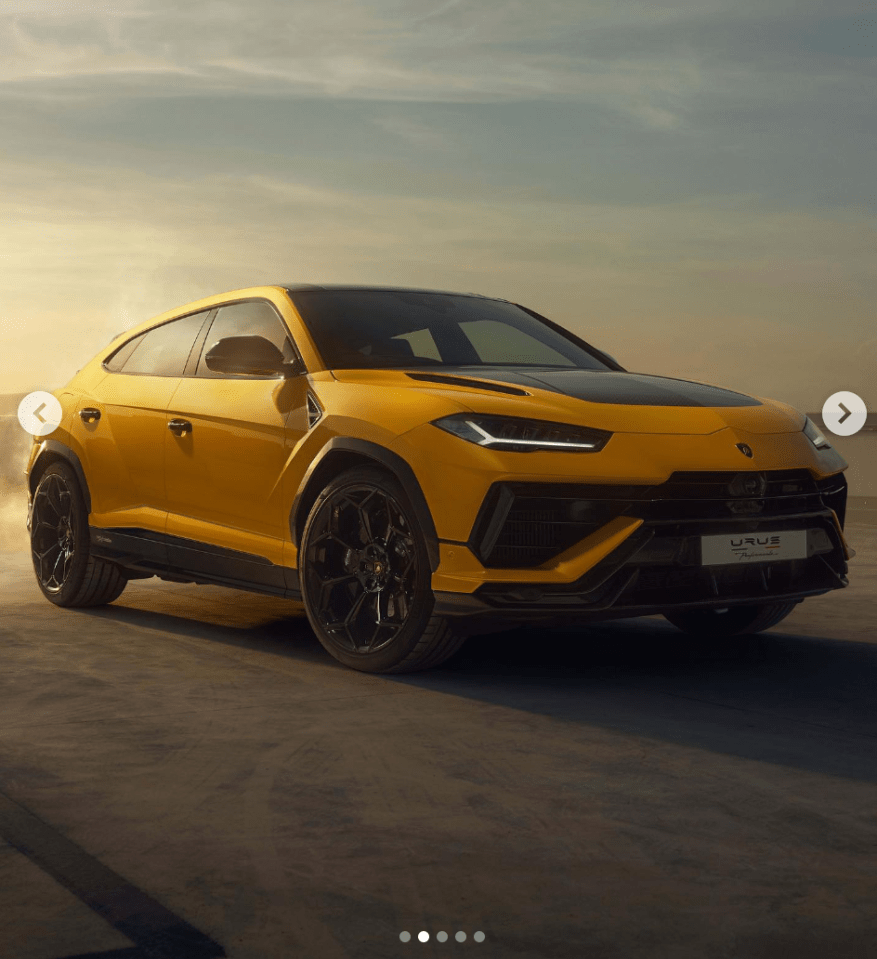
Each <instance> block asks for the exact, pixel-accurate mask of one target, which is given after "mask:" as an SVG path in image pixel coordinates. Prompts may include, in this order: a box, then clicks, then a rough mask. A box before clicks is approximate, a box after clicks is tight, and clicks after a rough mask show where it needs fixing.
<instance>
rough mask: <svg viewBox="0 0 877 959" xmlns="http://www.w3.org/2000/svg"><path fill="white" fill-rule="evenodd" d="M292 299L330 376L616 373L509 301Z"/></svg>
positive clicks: (353, 296)
mask: <svg viewBox="0 0 877 959" xmlns="http://www.w3.org/2000/svg"><path fill="white" fill-rule="evenodd" d="M291 295H292V297H293V300H294V302H295V306H296V308H297V309H298V311H299V313H300V315H301V317H302V319H303V320H304V322H305V324H306V325H307V328H308V330H309V331H310V334H311V336H312V337H313V339H314V342H315V343H316V345H317V349H318V350H319V351H320V354H321V355H322V357H323V360H324V361H325V363H326V365H327V366H328V367H329V369H347V370H350V369H381V368H387V367H406V368H409V369H410V368H412V367H441V366H453V367H460V366H532V367H542V368H544V367H557V368H560V369H586V370H608V369H611V367H610V366H609V365H608V364H607V363H604V362H603V361H602V360H601V359H599V358H598V356H597V355H595V354H594V353H591V352H589V351H588V348H586V344H584V343H583V342H582V341H580V340H578V339H577V338H576V337H574V336H573V335H572V334H567V333H565V332H561V331H560V330H559V329H555V328H554V326H553V324H552V325H548V323H547V322H546V321H543V320H539V319H537V318H536V317H535V316H532V315H530V313H528V312H527V311H526V310H524V309H522V308H521V307H519V306H515V305H514V304H512V303H506V302H503V301H502V300H488V299H482V298H481V297H475V296H460V295H455V294H447V293H414V292H406V291H401V290H296V291H295V292H294V293H292V294H291ZM595 352H596V351H595Z"/></svg>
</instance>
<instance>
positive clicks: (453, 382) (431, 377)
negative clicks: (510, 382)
mask: <svg viewBox="0 0 877 959" xmlns="http://www.w3.org/2000/svg"><path fill="white" fill-rule="evenodd" d="M405 375H406V376H407V377H409V378H410V379H412V380H423V382H425V383H447V384H448V385H449V386H465V387H467V388H469V389H476V390H491V391H493V392H494V393H508V394H509V395H510V396H532V395H533V394H532V393H528V392H527V391H526V390H520V389H518V388H517V387H516V386H505V385H501V384H499V383H486V382H485V381H484V380H475V379H468V378H467V377H465V376H446V375H445V374H443V373H408V372H406V373H405Z"/></svg>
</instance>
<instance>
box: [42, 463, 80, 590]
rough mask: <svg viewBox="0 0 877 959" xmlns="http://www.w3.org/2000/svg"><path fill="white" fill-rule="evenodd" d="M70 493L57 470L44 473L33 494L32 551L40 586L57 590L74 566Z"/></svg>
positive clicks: (71, 499) (73, 536)
mask: <svg viewBox="0 0 877 959" xmlns="http://www.w3.org/2000/svg"><path fill="white" fill-rule="evenodd" d="M75 549H76V536H75V533H74V531H73V495H72V493H71V492H70V488H69V487H68V486H67V484H66V483H65V482H64V480H63V479H62V478H61V477H60V476H58V474H57V473H52V474H50V475H49V476H47V477H46V478H45V479H44V480H43V481H42V483H40V485H39V486H38V487H37V491H36V493H35V494H34V501H33V512H32V514H31V553H32V554H33V562H34V568H35V569H36V573H37V576H38V577H39V580H40V583H41V584H42V586H43V589H46V590H48V591H49V592H50V593H57V592H59V591H60V590H61V589H62V588H63V586H64V584H65V583H66V582H67V578H68V577H69V575H70V570H71V568H72V566H73V554H74V551H75Z"/></svg>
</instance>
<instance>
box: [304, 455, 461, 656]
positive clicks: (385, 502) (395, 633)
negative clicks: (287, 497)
mask: <svg viewBox="0 0 877 959" xmlns="http://www.w3.org/2000/svg"><path fill="white" fill-rule="evenodd" d="M299 555H300V562H299V571H300V576H301V591H302V598H303V600H304V605H305V609H306V611H307V614H308V619H309V620H310V623H311V626H312V627H313V630H314V632H315V633H316V634H317V638H318V639H319V640H320V642H321V643H322V645H323V646H324V647H325V649H326V650H327V651H328V652H329V653H330V654H331V655H332V656H334V657H335V659H337V660H338V661H339V662H342V663H344V665H345V666H350V667H352V668H353V669H358V670H361V671H363V672H368V673H403V672H415V671H417V670H421V669H428V668H430V667H432V666H437V665H438V664H439V663H441V662H443V661H444V660H445V659H447V658H448V657H449V656H450V655H451V654H452V653H454V652H456V650H457V649H458V648H459V647H460V645H461V644H462V642H463V640H464V638H465V637H464V636H463V635H462V634H461V633H460V632H458V631H457V630H456V629H455V628H454V627H453V626H452V625H451V623H449V622H448V620H447V619H445V618H443V617H440V616H435V615H433V607H434V603H435V600H434V597H433V593H432V588H431V570H430V565H429V556H428V554H427V549H426V542H425V540H424V536H423V533H422V532H421V530H420V528H419V526H418V524H417V522H416V519H415V515H414V510H413V509H412V507H411V504H410V502H409V500H408V497H407V496H406V495H405V491H404V489H403V488H402V486H401V485H400V484H399V483H398V481H397V480H396V479H395V478H394V477H393V476H391V475H390V474H389V473H386V472H384V471H383V470H381V469H379V468H373V467H354V468H353V469H349V470H346V471H345V472H343V473H341V474H340V475H339V476H337V477H335V479H333V480H332V481H331V482H330V483H329V485H328V486H327V487H326V488H325V489H324V490H323V491H322V492H321V493H320V495H319V496H318V497H317V499H316V501H315V502H314V505H313V507H312V508H311V510H310V513H309V515H308V519H307V522H306V524H305V528H304V532H303V534H302V541H301V552H300V554H299Z"/></svg>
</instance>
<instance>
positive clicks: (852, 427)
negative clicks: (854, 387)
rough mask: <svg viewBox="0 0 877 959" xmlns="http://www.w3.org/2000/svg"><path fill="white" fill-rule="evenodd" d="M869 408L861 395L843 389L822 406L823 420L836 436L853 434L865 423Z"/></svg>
mask: <svg viewBox="0 0 877 959" xmlns="http://www.w3.org/2000/svg"><path fill="white" fill-rule="evenodd" d="M867 417H868V408H867V407H866V406H865V401H864V400H863V399H862V397H861V396H857V395H856V394H855V393H850V392H849V391H848V390H841V391H840V392H839V393H833V394H832V395H831V396H829V397H828V399H827V400H826V401H825V405H824V406H823V407H822V422H823V423H824V424H825V426H826V429H829V430H831V432H832V433H834V434H835V436H852V435H853V433H858V432H859V430H860V429H861V428H862V427H863V426H864V425H865V420H866V419H867Z"/></svg>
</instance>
